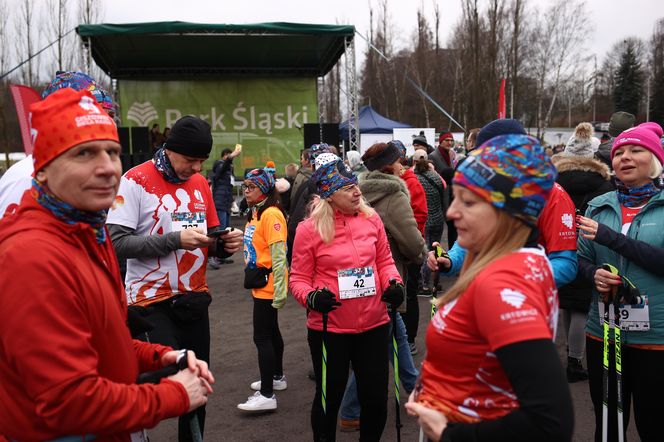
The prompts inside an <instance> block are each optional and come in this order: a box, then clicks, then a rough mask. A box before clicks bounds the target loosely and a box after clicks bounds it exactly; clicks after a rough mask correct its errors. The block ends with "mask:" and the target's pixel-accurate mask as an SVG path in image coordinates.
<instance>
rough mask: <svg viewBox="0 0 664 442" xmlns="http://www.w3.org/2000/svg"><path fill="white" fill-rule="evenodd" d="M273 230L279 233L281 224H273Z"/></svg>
mask: <svg viewBox="0 0 664 442" xmlns="http://www.w3.org/2000/svg"><path fill="white" fill-rule="evenodd" d="M274 230H276V231H277V232H278V231H280V230H281V224H279V223H275V224H274Z"/></svg>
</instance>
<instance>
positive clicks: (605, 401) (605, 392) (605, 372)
mask: <svg viewBox="0 0 664 442" xmlns="http://www.w3.org/2000/svg"><path fill="white" fill-rule="evenodd" d="M603 303H604V316H603V321H602V328H603V339H604V348H603V357H602V442H607V441H608V438H609V328H610V325H609V306H610V304H609V294H606V297H605V298H604V301H603Z"/></svg>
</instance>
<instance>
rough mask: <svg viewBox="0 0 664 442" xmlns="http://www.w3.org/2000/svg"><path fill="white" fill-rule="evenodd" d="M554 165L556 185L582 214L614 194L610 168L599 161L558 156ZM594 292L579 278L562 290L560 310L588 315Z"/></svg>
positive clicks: (559, 291) (589, 285)
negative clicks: (595, 200)
mask: <svg viewBox="0 0 664 442" xmlns="http://www.w3.org/2000/svg"><path fill="white" fill-rule="evenodd" d="M551 161H552V162H553V164H554V165H555V166H556V169H557V170H558V178H556V182H557V183H558V184H560V185H561V186H562V187H563V189H565V191H567V193H568V194H569V196H570V198H572V201H573V202H574V206H575V207H576V209H577V210H578V211H579V212H578V213H585V211H586V208H587V207H588V203H589V202H590V200H592V199H593V198H595V197H596V196H599V195H601V194H603V193H606V192H610V191H611V190H613V186H612V184H611V182H610V181H609V180H610V178H611V174H610V172H609V168H608V167H607V166H606V165H605V164H603V163H602V162H600V161H599V160H595V159H593V158H586V157H579V156H569V155H562V154H557V155H554V156H553V157H551ZM592 289H593V286H592V283H591V282H590V281H587V280H586V279H585V278H584V277H583V276H581V275H577V277H576V279H575V280H574V281H572V282H570V283H569V284H567V285H565V286H563V287H560V289H559V290H558V297H559V300H560V307H561V308H564V309H571V310H577V311H581V312H587V311H588V307H589V306H590V295H591V292H592Z"/></svg>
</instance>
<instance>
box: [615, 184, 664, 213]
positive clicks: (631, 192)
mask: <svg viewBox="0 0 664 442" xmlns="http://www.w3.org/2000/svg"><path fill="white" fill-rule="evenodd" d="M615 182H616V194H617V195H618V202H619V203H620V204H622V205H623V206H625V207H639V206H642V205H644V204H645V203H646V201H648V200H649V199H650V198H652V197H653V196H655V195H657V194H658V193H659V192H660V191H661V189H659V188H658V187H657V186H655V184H654V183H652V182H650V183H648V184H645V185H643V186H640V187H631V188H630V187H627V186H626V185H625V183H623V182H622V181H620V180H619V179H618V178H616V179H615Z"/></svg>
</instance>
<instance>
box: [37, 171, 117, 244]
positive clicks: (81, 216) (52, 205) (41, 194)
mask: <svg viewBox="0 0 664 442" xmlns="http://www.w3.org/2000/svg"><path fill="white" fill-rule="evenodd" d="M32 189H33V190H34V192H35V193H36V196H37V202H38V203H39V204H41V205H42V206H43V207H44V208H46V209H48V210H50V211H51V212H52V213H53V214H54V215H55V216H56V218H58V219H60V220H62V221H64V222H65V223H67V224H76V223H83V224H88V225H89V226H90V227H91V228H92V231H93V232H95V238H96V239H97V243H99V244H103V243H104V241H106V229H104V225H105V224H106V215H107V214H108V210H99V211H97V212H87V211H85V210H79V209H77V208H75V207H73V206H71V205H69V204H67V203H65V202H64V201H62V200H61V199H60V198H58V197H57V196H55V195H53V194H52V193H51V192H50V191H49V190H48V188H47V187H46V186H42V185H41V184H39V181H37V180H36V179H34V178H33V179H32Z"/></svg>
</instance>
